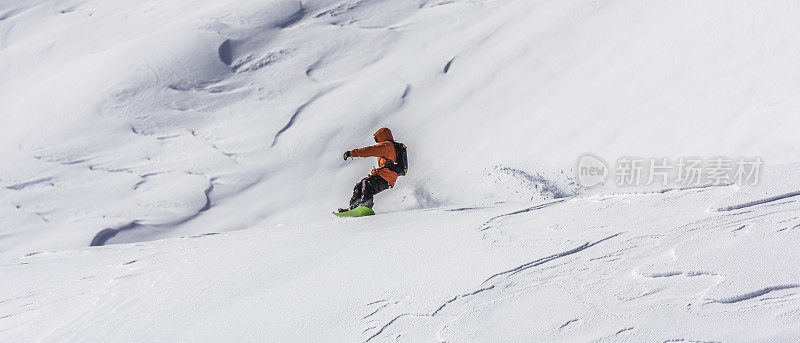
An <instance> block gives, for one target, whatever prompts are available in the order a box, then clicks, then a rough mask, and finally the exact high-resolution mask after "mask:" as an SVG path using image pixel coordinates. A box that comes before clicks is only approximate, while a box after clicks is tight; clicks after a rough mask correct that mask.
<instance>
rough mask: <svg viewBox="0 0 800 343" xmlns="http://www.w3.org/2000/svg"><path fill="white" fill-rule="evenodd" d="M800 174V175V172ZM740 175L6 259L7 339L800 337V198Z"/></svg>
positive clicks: (3, 306)
mask: <svg viewBox="0 0 800 343" xmlns="http://www.w3.org/2000/svg"><path fill="white" fill-rule="evenodd" d="M795 185H796V184H795ZM737 194H739V193H737V192H736V190H735V189H733V188H732V186H726V187H710V188H700V189H688V190H673V191H667V192H653V193H646V194H615V195H596V196H586V197H578V198H571V199H561V200H555V201H549V202H544V203H541V204H534V205H522V204H505V205H494V206H489V207H473V208H442V209H434V210H413V211H407V212H397V213H389V214H384V215H378V216H374V217H367V218H358V219H348V220H341V219H328V220H324V221H320V222H317V223H314V224H308V225H285V226H277V227H272V228H265V229H253V230H244V231H237V232H231V233H220V234H213V235H195V236H187V237H184V238H178V239H168V240H162V241H156V242H148V243H135V244H120V245H110V246H106V247H95V248H83V249H80V250H72V251H59V252H42V253H38V254H33V255H30V256H26V257H23V258H20V259H15V260H10V261H7V262H5V264H4V265H3V266H2V269H0V275H2V277H3V279H4V280H6V281H4V282H3V283H2V284H0V291H1V292H0V294H3V299H2V300H0V313H3V317H2V319H0V336H2V337H4V338H5V339H4V341H31V340H44V341H65V340H71V341H74V340H77V341H86V340H90V341H109V340H113V341H119V340H122V341H128V340H135V341H152V340H156V341H175V340H179V341H198V340H200V341H219V340H233V341H241V340H248V341H256V340H258V341H264V340H266V341H280V342H286V341H319V340H324V341H336V342H339V341H341V342H352V341H363V342H382V341H397V340H399V341H402V342H421V341H422V342H428V341H451V342H464V341H479V342H487V341H564V342H575V341H635V342H642V341H647V342H666V341H703V342H707V341H715V342H716V341H725V342H752V341H780V342H790V341H796V340H798V339H800V330H798V328H797V323H798V320H800V317H798V316H800V293H798V292H797V290H798V289H800V282H798V281H799V280H800V270H798V268H797V267H796V265H795V264H792V263H787V261H793V260H795V259H797V258H798V257H800V253H798V250H797V249H796V246H797V244H798V243H800V230H798V227H800V219H798V213H800V212H799V211H800V207H798V206H799V204H800V203H799V202H798V201H797V199H796V198H786V199H781V200H779V201H771V202H766V203H758V204H755V203H757V201H756V200H759V199H765V198H752V197H749V198H747V199H745V200H749V201H750V202H752V203H754V205H750V206H745V207H742V208H739V209H735V210H723V211H713V210H708V205H709V204H711V203H715V202H717V203H721V204H736V203H738V202H737V201H738V200H737V199H735V197H734V196H739V195H737Z"/></svg>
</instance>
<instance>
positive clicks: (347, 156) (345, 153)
mask: <svg viewBox="0 0 800 343" xmlns="http://www.w3.org/2000/svg"><path fill="white" fill-rule="evenodd" d="M342 157H343V158H344V160H345V161H347V158H349V157H350V151H345V152H344V155H342Z"/></svg>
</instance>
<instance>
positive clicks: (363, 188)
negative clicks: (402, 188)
mask: <svg viewBox="0 0 800 343" xmlns="http://www.w3.org/2000/svg"><path fill="white" fill-rule="evenodd" d="M389 187H391V186H390V185H389V182H387V181H386V180H384V179H383V178H382V177H380V176H378V175H370V176H367V177H365V178H363V179H361V181H359V182H358V183H356V186H355V187H353V196H352V197H351V198H350V209H351V210H352V209H354V208H356V207H359V206H366V207H369V208H372V206H373V205H374V204H375V203H374V202H373V201H372V197H373V196H375V194H378V193H380V192H383V191H385V190H387V189H389Z"/></svg>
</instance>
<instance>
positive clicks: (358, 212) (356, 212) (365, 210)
mask: <svg viewBox="0 0 800 343" xmlns="http://www.w3.org/2000/svg"><path fill="white" fill-rule="evenodd" d="M373 214H375V212H373V211H372V209H371V208H369V207H365V206H359V207H356V208H354V209H352V210H350V211H347V212H333V215H334V216H337V217H363V216H371V215H373Z"/></svg>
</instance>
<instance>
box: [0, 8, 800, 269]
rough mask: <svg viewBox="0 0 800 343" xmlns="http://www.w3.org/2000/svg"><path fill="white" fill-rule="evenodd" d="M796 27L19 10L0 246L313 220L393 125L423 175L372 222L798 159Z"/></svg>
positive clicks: (8, 38)
mask: <svg viewBox="0 0 800 343" xmlns="http://www.w3.org/2000/svg"><path fill="white" fill-rule="evenodd" d="M795 10H796V5H795V4H794V3H793V2H790V1H786V2H770V3H769V4H762V3H760V2H748V1H741V2H730V1H708V2H702V3H690V4H678V3H671V2H656V1H645V2H636V3H629V2H624V1H603V2H598V1H528V0H517V1H445V2H437V1H406V0H402V1H398V0H392V1H350V2H347V1H344V2H342V1H303V2H302V3H301V2H297V1H267V0H240V1H226V2H224V3H220V2H218V1H199V0H198V1H188V0H186V1H170V2H166V3H165V2H158V1H145V2H142V1H114V2H107V1H99V0H97V1H86V0H83V1H76V0H70V1H36V0H30V1H24V2H16V1H5V2H3V3H2V7H1V8H0V13H1V14H0V18H2V21H0V33H2V35H1V36H2V45H1V46H0V48H2V50H0V71H1V72H2V75H3V77H2V78H0V90H2V91H0V101H1V102H2V104H3V106H2V108H0V111H2V117H3V119H4V125H3V128H2V130H3V132H2V134H0V137H2V138H0V139H2V140H3V141H2V144H1V145H0V146H2V150H3V152H2V157H3V163H4V166H6V167H4V168H2V170H0V182H2V185H3V186H4V187H3V188H0V192H2V193H0V194H1V195H0V201H2V213H3V218H4V220H3V221H2V223H0V225H2V231H3V233H4V236H3V237H4V238H3V239H2V240H0V251H2V254H3V255H4V256H6V255H8V256H19V255H21V254H24V253H27V252H29V251H31V250H42V249H60V248H68V247H81V246H86V245H88V244H90V243H91V242H92V241H95V242H96V243H102V242H104V241H107V242H131V241H141V240H150V239H157V238H165V237H177V236H180V235H186V234H197V233H202V232H206V231H227V230H232V229H241V228H247V227H252V226H264V225H274V224H278V223H298V222H299V219H298V218H314V219H322V218H325V217H326V216H327V212H328V211H329V210H330V209H332V208H337V207H339V206H341V205H342V204H343V203H344V202H345V201H346V199H347V198H348V193H349V192H350V190H351V187H352V184H353V183H354V182H355V181H356V180H358V179H359V178H360V177H361V176H363V175H364V174H365V173H366V172H367V171H368V169H369V168H370V166H371V165H372V164H374V162H373V161H368V160H359V161H355V162H348V163H343V162H342V161H341V160H339V156H340V155H341V152H342V151H344V150H346V149H349V148H353V147H357V146H363V145H366V144H369V143H370V142H371V133H372V132H373V131H374V130H375V129H376V128H378V127H380V126H389V127H391V128H392V129H394V131H395V132H396V136H397V138H398V139H399V140H401V141H404V142H406V143H407V145H409V146H410V148H411V160H412V166H411V169H412V172H411V174H410V175H409V176H408V177H406V178H404V179H403V180H401V182H400V183H399V184H398V187H397V188H396V189H395V190H393V191H392V192H389V193H387V194H386V195H381V199H385V200H381V201H379V202H378V205H377V206H378V207H377V210H378V211H394V210H400V209H414V208H426V207H435V206H443V205H456V204H465V205H469V204H478V203H491V202H495V201H509V200H516V201H519V200H530V199H532V198H533V199H534V200H536V199H543V198H548V197H550V194H539V192H538V191H537V190H536V189H535V188H534V187H523V188H521V189H520V188H519V187H518V186H519V185H520V184H524V182H521V181H520V178H519V175H518V173H513V172H511V173H509V172H508V171H509V170H512V171H513V170H522V171H525V172H526V173H528V174H536V173H544V175H549V176H547V177H546V179H549V180H551V181H552V182H555V183H557V184H562V185H566V184H567V183H568V181H567V182H565V180H564V178H563V177H562V176H561V175H560V173H559V171H565V172H567V173H569V169H570V168H571V167H572V164H573V163H574V161H575V159H576V158H577V156H578V154H581V153H584V152H587V151H588V152H594V153H596V154H599V155H601V156H604V157H606V158H608V159H614V158H616V157H618V156H621V155H639V156H654V157H659V156H683V155H698V156H712V155H729V156H740V155H743V156H762V157H763V158H765V160H766V161H767V162H768V163H769V164H776V163H783V162H791V161H795V160H796V157H795V156H797V153H798V150H797V149H798V148H797V147H798V146H800V145H798V144H797V143H798V138H797V135H796V134H795V132H794V130H795V128H796V127H797V124H798V117H797V116H796V114H795V113H796V109H797V108H798V105H799V104H798V97H797V94H800V93H798V89H797V87H798V84H797V82H795V81H796V77H797V75H798V73H799V72H800V66H798V65H797V63H794V62H795V57H796V56H797V54H798V50H797V49H798V46H797V44H795V43H794V42H797V41H798V38H800V37H797V35H798V32H800V30H798V25H800V24H798V23H797V21H796V20H795V19H796V16H795ZM523 181H524V180H523ZM464 185H469V187H465V186H464ZM566 191H567V192H568V193H569V191H571V190H570V189H567V190H566ZM105 229H110V230H114V231H106V233H105V234H102V235H98V234H99V233H100V232H101V231H103V230H105ZM115 231H120V232H119V234H118V235H116V236H114V237H112V236H111V235H110V233H112V232H115Z"/></svg>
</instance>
